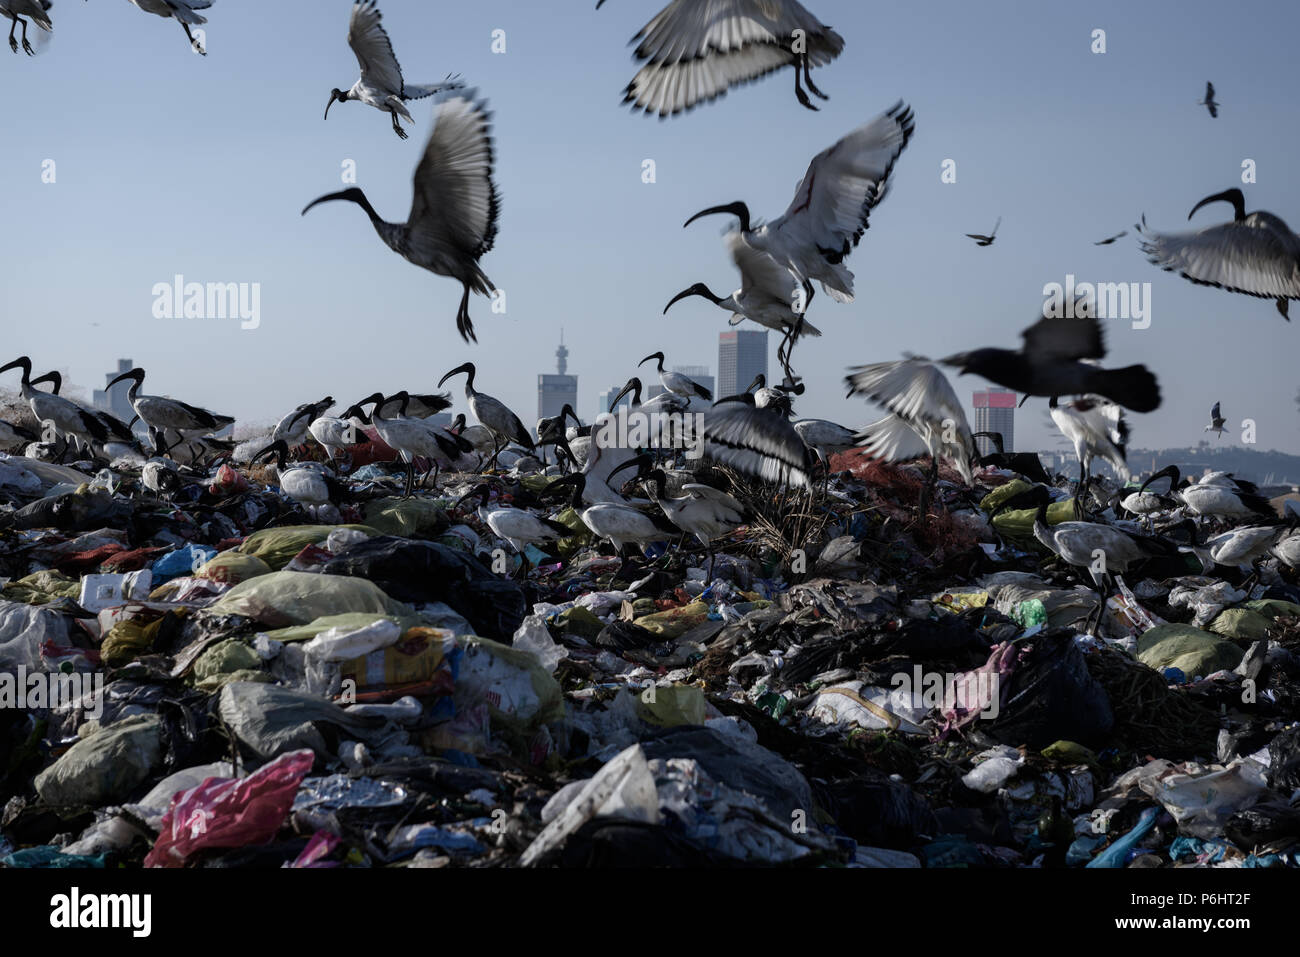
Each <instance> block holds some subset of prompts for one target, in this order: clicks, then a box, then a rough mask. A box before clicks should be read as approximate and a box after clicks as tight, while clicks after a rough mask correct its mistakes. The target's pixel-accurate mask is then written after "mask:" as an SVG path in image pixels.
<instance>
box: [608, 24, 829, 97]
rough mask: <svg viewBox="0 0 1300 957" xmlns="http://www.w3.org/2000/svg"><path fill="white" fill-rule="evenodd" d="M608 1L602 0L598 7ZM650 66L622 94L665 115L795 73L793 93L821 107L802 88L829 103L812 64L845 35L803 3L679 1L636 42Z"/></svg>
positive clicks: (639, 55)
mask: <svg viewBox="0 0 1300 957" xmlns="http://www.w3.org/2000/svg"><path fill="white" fill-rule="evenodd" d="M604 2H605V0H597V2H596V9H597V10H599V9H600V7H601V5H602V4H604ZM638 40H639V41H640V45H639V46H638V47H637V49H636V54H635V57H636V59H637V61H639V62H643V63H645V66H643V67H642V68H641V69H640V70H639V71H638V72H637V75H636V76H634V77H633V78H632V82H631V83H629V84H628V85H627V89H626V90H624V91H623V102H624V103H631V104H632V109H633V110H644V111H645V112H646V114H647V115H649V114H651V113H657V114H658V115H659V117H660V118H663V117H666V116H671V115H673V114H675V113H679V112H681V111H683V110H689V109H691V108H692V107H694V106H695V105H696V104H698V103H703V102H707V101H709V100H713V99H716V98H717V97H719V96H723V95H724V94H725V93H726V92H727V90H728V88H730V87H733V86H739V85H741V84H744V83H749V82H751V81H753V80H757V79H759V78H760V77H763V76H766V75H767V74H769V73H772V72H775V71H777V70H780V69H783V68H784V67H787V66H789V67H793V68H794V94H795V97H796V98H797V99H798V100H799V102H800V103H801V104H802V105H803V106H805V107H807V108H808V109H810V110H816V109H817V107H816V106H814V105H813V103H812V101H811V100H809V99H808V95H807V94H806V93H804V91H803V87H801V86H800V85H799V79H800V74H801V73H802V75H803V81H804V83H806V84H807V85H808V89H809V91H810V92H812V93H813V94H814V95H816V96H819V97H821V98H822V99H823V100H825V99H828V97H827V96H826V94H824V93H823V92H822V91H821V90H819V89H817V87H816V85H815V84H814V83H813V81H812V74H811V69H812V67H815V66H817V67H820V66H825V65H826V64H828V63H830V62H831V61H832V60H834V59H835V58H836V57H837V56H839V55H840V52H841V51H842V50H843V49H844V38H843V37H841V36H840V35H839V34H838V33H836V32H835V31H834V30H832V29H831V28H830V27H828V26H826V25H825V24H824V23H822V22H821V21H820V20H818V19H817V17H815V16H813V15H812V14H811V13H809V12H808V11H807V10H806V9H804V7H803V6H802V5H800V4H799V3H797V2H796V0H672V2H671V3H669V4H668V6H666V7H664V8H663V9H662V10H660V11H659V13H657V14H656V15H655V18H654V19H653V20H651V21H650V22H649V23H647V24H646V25H645V26H644V27H642V28H641V32H640V33H638V34H637V35H636V36H634V37H633V38H632V42H633V43H636V42H637V41H638Z"/></svg>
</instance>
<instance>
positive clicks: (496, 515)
mask: <svg viewBox="0 0 1300 957" xmlns="http://www.w3.org/2000/svg"><path fill="white" fill-rule="evenodd" d="M476 497H477V498H479V500H480V503H479V507H478V509H477V511H476V514H477V515H478V519H479V521H480V522H482V523H483V524H484V525H486V526H487V527H488V528H490V529H491V530H492V534H494V535H496V537H497V538H501V539H504V540H505V541H507V542H509V543H510V547H511V548H513V549H514V550H515V553H516V554H517V555H518V556H519V557H520V558H521V559H522V563H521V564H520V566H519V570H520V573H521V574H523V575H526V574H527V572H528V552H527V549H528V546H529V545H542V544H545V543H552V542H558V541H559V540H560V539H562V538H569V537H571V536H572V535H573V534H574V530H573V529H571V528H569V527H568V526H567V525H561V524H560V523H559V522H554V521H552V520H551V519H549V518H544V517H543V516H541V515H534V514H533V513H532V512H529V511H527V510H526V509H522V508H505V507H504V506H501V505H498V506H496V507H495V508H494V507H492V506H491V504H490V503H491V499H492V486H490V485H488V484H486V483H484V484H481V485H476V486H475V487H474V488H472V489H470V490H469V491H468V492H466V493H465V494H464V495H463V496H461V499H460V501H461V502H466V501H470V500H472V499H474V498H476Z"/></svg>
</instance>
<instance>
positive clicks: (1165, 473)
mask: <svg viewBox="0 0 1300 957" xmlns="http://www.w3.org/2000/svg"><path fill="white" fill-rule="evenodd" d="M1162 478H1167V479H1169V491H1171V492H1172V491H1173V490H1174V489H1176V488H1177V487H1178V484H1179V481H1180V476H1179V472H1178V466H1177V465H1166V466H1165V467H1164V468H1162V469H1161V470H1160V471H1159V472H1153V473H1152V474H1151V477H1150V478H1149V479H1147V480H1146V481H1145V482H1143V483H1142V486H1141V488H1139V489H1138V492H1139V493H1141V492H1145V491H1146V490H1147V486H1148V485H1151V484H1153V483H1154V482H1158V481H1159V480H1160V479H1162Z"/></svg>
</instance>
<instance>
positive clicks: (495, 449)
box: [488, 432, 502, 472]
mask: <svg viewBox="0 0 1300 957" xmlns="http://www.w3.org/2000/svg"><path fill="white" fill-rule="evenodd" d="M501 448H502V446H500V445H498V444H497V434H496V433H495V432H493V433H492V458H490V459H488V471H489V472H491V471H493V470H495V469H496V467H497V456H498V455H500V454H501Z"/></svg>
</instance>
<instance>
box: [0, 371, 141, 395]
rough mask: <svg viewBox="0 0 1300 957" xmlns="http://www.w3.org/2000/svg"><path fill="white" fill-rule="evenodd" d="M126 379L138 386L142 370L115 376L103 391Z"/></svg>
mask: <svg viewBox="0 0 1300 957" xmlns="http://www.w3.org/2000/svg"><path fill="white" fill-rule="evenodd" d="M3 371H4V370H3V369H0V372H3ZM127 379H133V380H135V382H136V384H137V385H139V384H140V383H142V382H144V370H143V369H130V370H128V371H126V372H123V373H122V374H121V375H120V376H117V377H116V378H114V379H112V380H110V381H109V383H108V385H106V386H104V391H105V392H107V391H108V390H109V389H111V388H113V386H115V385H117V384H118V383H119V382H125V381H126V380H127Z"/></svg>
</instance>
